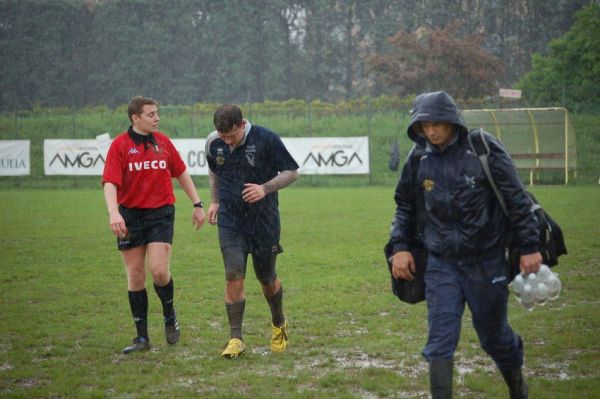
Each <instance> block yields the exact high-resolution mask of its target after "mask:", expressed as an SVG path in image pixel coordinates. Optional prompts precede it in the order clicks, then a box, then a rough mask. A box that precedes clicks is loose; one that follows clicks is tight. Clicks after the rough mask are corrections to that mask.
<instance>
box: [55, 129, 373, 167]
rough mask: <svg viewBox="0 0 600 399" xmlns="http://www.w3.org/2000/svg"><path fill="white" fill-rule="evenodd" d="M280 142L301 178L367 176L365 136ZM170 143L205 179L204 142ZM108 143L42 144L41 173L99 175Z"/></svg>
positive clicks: (99, 141)
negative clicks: (296, 164) (295, 165)
mask: <svg viewBox="0 0 600 399" xmlns="http://www.w3.org/2000/svg"><path fill="white" fill-rule="evenodd" d="M101 137H102V140H100V138H101ZM282 140H283V143H284V144H285V146H286V147H287V149H288V151H289V152H290V154H291V155H292V157H294V159H295V160H296V162H298V165H300V173H301V174H306V175H315V174H368V173H369V138H368V137H366V136H361V137H298V138H283V139H282ZM172 141H173V145H174V146H175V148H176V149H177V151H178V152H179V154H180V155H181V158H182V159H183V161H184V162H185V164H186V165H187V167H188V171H189V173H190V175H204V176H206V175H208V164H207V162H206V154H205V148H204V147H205V143H206V140H205V139H172ZM110 143H111V141H110V139H108V137H107V136H104V135H101V136H98V139H97V140H44V171H45V173H46V174H47V175H102V171H103V169H104V162H105V160H106V153H107V151H108V147H109V146H110Z"/></svg>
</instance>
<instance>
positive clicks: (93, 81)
mask: <svg viewBox="0 0 600 399" xmlns="http://www.w3.org/2000/svg"><path fill="white" fill-rule="evenodd" d="M589 3H595V2H594V1H590V0H533V1H532V0H488V1H482V0H410V1H409V0H394V1H390V0H337V1H334V0H268V1H261V0H223V1H214V0H0V59H1V64H0V111H7V110H15V109H32V108H34V107H36V106H48V107H76V108H79V107H86V106H96V105H107V106H117V105H119V104H123V103H126V102H127V101H128V99H129V98H130V97H131V96H133V95H135V94H142V95H146V96H153V97H156V98H157V99H159V101H161V103H163V104H194V103H198V102H260V101H264V100H285V99H303V100H309V101H312V100H315V99H320V100H323V101H339V100H343V99H352V98H359V97H361V96H367V95H368V96H380V95H399V96H406V95H409V94H414V93H416V92H418V91H420V90H426V89H429V88H432V89H434V88H447V87H449V88H453V87H461V88H462V91H461V92H460V93H457V94H456V95H457V96H458V95H460V96H461V97H469V96H482V95H492V94H494V93H495V92H496V91H497V88H498V87H511V86H512V85H514V84H515V83H516V82H517V81H518V80H519V79H520V78H521V77H522V76H523V75H524V74H525V73H526V72H528V71H529V70H530V69H531V56H532V54H534V53H539V54H540V56H541V55H544V54H546V53H547V52H548V51H549V43H550V41H551V39H554V38H558V37H560V36H561V35H563V34H564V33H565V32H567V31H568V30H569V29H570V28H571V26H572V24H573V20H574V15H575V12H576V11H577V10H580V9H581V8H582V7H583V6H585V5H587V4H589ZM423 37H426V38H427V40H429V41H428V42H427V43H429V44H427V43H426V44H425V45H424V44H423V43H422V41H423V39H422V38H423ZM402 46H404V47H402ZM415 46H416V49H417V51H415V52H414V53H411V50H410V49H412V48H415ZM419 46H420V47H419ZM407 49H408V50H407ZM432 60H434V61H436V62H437V63H434V62H432ZM464 60H468V61H472V63H471V62H467V64H465V65H463V64H461V63H462V62H464ZM423 69H425V70H426V71H427V72H428V74H425V75H423V73H421V72H422V71H423ZM459 72H460V73H459ZM393 74H395V75H396V78H395V80H394V79H392V77H393V76H392V75H393ZM432 79H437V80H432ZM472 82H479V83H478V84H473V83H472ZM428 85H429V86H431V87H428ZM452 85H454V86H452ZM433 86H435V87H433Z"/></svg>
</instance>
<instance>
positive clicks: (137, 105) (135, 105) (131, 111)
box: [127, 96, 158, 122]
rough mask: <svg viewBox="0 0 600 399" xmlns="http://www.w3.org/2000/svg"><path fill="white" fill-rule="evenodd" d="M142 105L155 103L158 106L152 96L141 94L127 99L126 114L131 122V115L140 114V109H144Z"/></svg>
mask: <svg viewBox="0 0 600 399" xmlns="http://www.w3.org/2000/svg"><path fill="white" fill-rule="evenodd" d="M144 105H156V106H157V107H158V101H156V100H155V99H153V98H148V97H142V96H135V97H133V98H132V99H131V100H129V104H128V105H127V116H129V120H130V121H131V122H133V120H132V119H131V116H132V115H139V114H141V113H142V110H143V109H144Z"/></svg>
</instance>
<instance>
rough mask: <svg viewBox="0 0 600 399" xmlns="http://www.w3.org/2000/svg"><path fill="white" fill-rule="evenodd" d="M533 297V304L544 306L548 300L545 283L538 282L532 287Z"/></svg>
mask: <svg viewBox="0 0 600 399" xmlns="http://www.w3.org/2000/svg"><path fill="white" fill-rule="evenodd" d="M533 297H534V298H535V302H536V303H538V304H540V305H544V304H546V300H547V299H548V286H547V285H546V284H545V283H542V282H539V283H537V284H536V285H535V286H534V289H533Z"/></svg>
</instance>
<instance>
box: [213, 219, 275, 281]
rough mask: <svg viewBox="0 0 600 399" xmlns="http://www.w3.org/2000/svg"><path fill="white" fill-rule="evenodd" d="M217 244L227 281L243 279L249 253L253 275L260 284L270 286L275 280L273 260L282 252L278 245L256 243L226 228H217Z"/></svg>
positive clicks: (246, 236) (252, 239)
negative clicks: (219, 247) (218, 244)
mask: <svg viewBox="0 0 600 399" xmlns="http://www.w3.org/2000/svg"><path fill="white" fill-rule="evenodd" d="M219 243H220V246H221V254H222V255H223V263H224V264H225V278H226V279H227V281H233V280H238V279H240V278H245V276H246V265H247V262H248V254H249V253H250V254H252V265H253V266H254V273H255V275H256V278H257V279H258V281H260V283H261V284H263V285H270V284H272V283H273V281H275V279H276V278H277V273H276V272H275V260H276V259H277V254H280V253H281V252H283V248H281V246H280V245H279V243H277V242H274V243H271V244H266V243H264V242H262V241H261V242H257V240H255V239H254V238H253V237H250V236H248V235H245V234H241V233H239V232H237V231H236V230H234V229H230V228H227V227H219Z"/></svg>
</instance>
